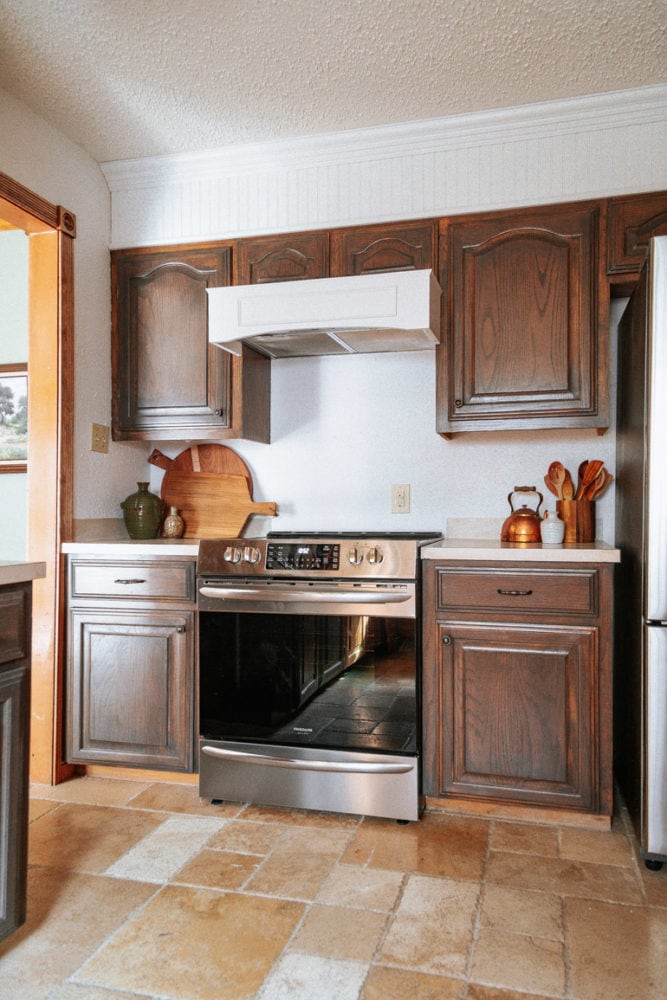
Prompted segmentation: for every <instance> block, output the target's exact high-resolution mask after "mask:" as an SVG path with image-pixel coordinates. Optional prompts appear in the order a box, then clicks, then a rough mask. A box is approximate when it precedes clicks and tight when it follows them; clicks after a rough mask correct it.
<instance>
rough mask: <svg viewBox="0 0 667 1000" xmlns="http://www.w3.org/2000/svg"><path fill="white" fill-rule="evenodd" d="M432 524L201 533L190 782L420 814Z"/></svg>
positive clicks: (246, 797)
mask: <svg viewBox="0 0 667 1000" xmlns="http://www.w3.org/2000/svg"><path fill="white" fill-rule="evenodd" d="M439 537H440V535H439V534H438V533H437V532H420V533H391V534H390V533H382V532H379V533H372V534H371V533H363V534H359V533H350V534H347V533H340V532H327V533H318V534H316V535H313V534H301V533H299V534H291V533H290V534H278V533H273V534H270V535H269V536H267V537H266V538H255V539H213V540H203V541H202V542H201V543H200V553H199V569H198V574H199V576H198V607H199V625H200V628H199V635H200V794H201V796H202V797H205V798H211V799H232V800H235V801H242V802H256V803H263V804H267V805H277V806H286V807H292V808H295V807H296V808H310V809H320V810H331V811H335V812H343V813H359V814H363V815H370V816H385V817H389V818H395V819H401V820H415V819H418V818H419V814H420V808H421V800H420V790H419V789H420V775H419V769H420V762H419V750H420V731H419V710H418V703H419V688H420V677H419V670H420V661H421V637H420V629H419V617H420V615H419V611H420V608H419V600H420V593H419V571H418V570H419V551H420V548H421V546H422V545H424V544H426V543H427V542H430V541H435V540H437V539H438V538H439Z"/></svg>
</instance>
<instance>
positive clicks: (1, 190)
mask: <svg viewBox="0 0 667 1000" xmlns="http://www.w3.org/2000/svg"><path fill="white" fill-rule="evenodd" d="M0 218H2V219H4V220H5V221H6V222H8V223H9V224H10V225H12V226H14V227H16V228H17V229H22V230H23V231H24V232H25V233H26V235H27V236H28V240H29V243H28V275H29V277H28V287H29V330H28V362H29V366H30V379H29V384H28V545H27V557H28V560H29V561H30V562H33V561H35V562H44V563H45V564H46V576H45V578H44V579H42V580H35V581H34V584H33V605H32V606H33V614H32V686H31V711H30V727H31V734H30V778H31V780H32V781H36V782H40V783H43V784H57V783H58V782H59V781H62V780H63V779H64V778H66V777H68V776H69V775H70V774H71V773H72V770H73V769H72V768H71V767H70V766H69V765H67V764H64V762H63V759H62V757H63V755H62V729H63V726H62V721H63V720H62V716H63V683H64V605H65V602H64V587H65V573H64V560H63V556H62V555H61V551H60V549H61V542H63V541H67V540H69V539H71V537H72V494H73V485H72V484H73V433H74V420H73V393H74V238H75V236H76V217H75V216H74V214H73V213H72V212H69V211H67V210H66V209H64V208H63V207H62V206H61V205H52V204H51V203H50V202H48V201H45V200H44V199H43V198H41V197H40V196H39V195H37V194H35V193H34V192H33V191H30V190H29V189H28V188H26V187H23V185H22V184H19V183H18V182H17V181H14V180H12V178H11V177H8V176H7V175H6V174H3V173H1V172H0Z"/></svg>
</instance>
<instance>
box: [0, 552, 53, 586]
mask: <svg viewBox="0 0 667 1000" xmlns="http://www.w3.org/2000/svg"><path fill="white" fill-rule="evenodd" d="M44 576H46V563H43V562H9V561H5V560H2V559H0V587H2V586H5V584H8V583H27V582H28V581H29V580H40V579H41V578H42V577H44Z"/></svg>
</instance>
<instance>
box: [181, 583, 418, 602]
mask: <svg viewBox="0 0 667 1000" xmlns="http://www.w3.org/2000/svg"><path fill="white" fill-rule="evenodd" d="M199 593H200V594H201V595H202V597H213V598H215V599H216V600H218V601H224V600H227V599H228V598H229V599H231V600H234V601H257V600H260V601H269V602H275V601H282V602H283V603H285V604H290V603H297V602H298V603H302V602H303V601H304V600H307V601H313V602H317V601H321V602H327V603H329V604H339V603H340V604H403V603H405V602H406V601H409V600H410V599H411V597H412V595H411V594H410V593H408V592H406V591H401V592H399V593H392V592H391V591H377V592H376V591H372V590H371V591H368V590H330V591H320V590H278V589H275V590H273V589H268V588H263V587H262V588H257V589H251V588H250V587H224V588H223V587H205V586H204V587H200V588H199Z"/></svg>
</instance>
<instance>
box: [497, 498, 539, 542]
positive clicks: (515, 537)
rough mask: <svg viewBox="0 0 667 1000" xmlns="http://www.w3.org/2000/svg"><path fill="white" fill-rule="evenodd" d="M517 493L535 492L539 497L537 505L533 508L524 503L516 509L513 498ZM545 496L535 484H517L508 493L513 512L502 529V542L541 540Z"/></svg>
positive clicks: (508, 500)
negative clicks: (541, 513) (541, 510)
mask: <svg viewBox="0 0 667 1000" xmlns="http://www.w3.org/2000/svg"><path fill="white" fill-rule="evenodd" d="M515 493H534V494H535V496H537V497H539V498H540V499H539V501H538V504H537V507H536V508H535V509H534V510H532V509H531V508H530V507H529V506H528V505H527V504H523V505H522V506H521V507H520V508H519V510H515V509H514V504H513V502H512V498H513V496H514V494H515ZM543 499H544V497H543V496H542V494H541V493H539V492H538V491H537V490H536V489H535V487H534V486H515V487H514V489H513V490H512V492H511V493H508V495H507V502H508V503H509V505H510V510H511V511H512V513H511V514H510V515H509V517H507V518H506V519H505V521H504V522H503V526H502V529H501V531H500V541H501V542H524V543H525V542H539V541H540V540H541V535H540V524H541V523H542V518H541V517H540V507H541V505H542V500H543Z"/></svg>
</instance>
